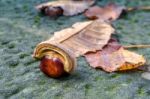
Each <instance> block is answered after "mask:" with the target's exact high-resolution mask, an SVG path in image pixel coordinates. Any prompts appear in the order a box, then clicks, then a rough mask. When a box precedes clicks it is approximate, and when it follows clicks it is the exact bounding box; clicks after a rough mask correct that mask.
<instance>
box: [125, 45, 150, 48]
mask: <svg viewBox="0 0 150 99" xmlns="http://www.w3.org/2000/svg"><path fill="white" fill-rule="evenodd" d="M123 47H124V48H150V45H127V46H123Z"/></svg>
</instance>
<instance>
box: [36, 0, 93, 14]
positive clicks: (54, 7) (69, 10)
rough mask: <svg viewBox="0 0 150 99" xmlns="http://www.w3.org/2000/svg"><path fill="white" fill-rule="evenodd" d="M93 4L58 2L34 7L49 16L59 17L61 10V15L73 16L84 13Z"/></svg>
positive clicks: (70, 0) (69, 0)
mask: <svg viewBox="0 0 150 99" xmlns="http://www.w3.org/2000/svg"><path fill="white" fill-rule="evenodd" d="M94 3H95V0H81V1H75V0H58V1H51V2H47V3H43V4H40V5H38V6H36V9H37V10H39V11H41V12H43V13H45V14H46V15H49V16H51V15H52V16H53V15H55V16H56V15H57V14H58V15H59V14H60V13H61V10H63V12H62V13H63V15H65V16H73V15H77V14H79V13H82V12H84V11H85V10H86V9H88V8H89V7H90V6H91V5H93V4H94ZM59 8H61V9H59ZM58 9H59V10H58Z"/></svg>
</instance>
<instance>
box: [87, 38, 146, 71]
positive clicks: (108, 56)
mask: <svg viewBox="0 0 150 99" xmlns="http://www.w3.org/2000/svg"><path fill="white" fill-rule="evenodd" d="M85 57H86V60H87V61H88V62H89V64H90V65H91V66H92V67H94V68H102V69H103V70H105V71H107V72H113V71H124V70H130V69H135V68H137V67H139V66H141V65H143V64H145V62H146V60H145V59H144V57H143V56H141V55H138V54H136V53H134V52H131V51H128V50H125V49H124V48H123V47H121V46H120V45H119V44H117V43H116V41H114V40H111V41H110V42H109V43H108V45H107V46H105V47H104V48H103V50H101V51H97V52H93V53H87V54H85Z"/></svg>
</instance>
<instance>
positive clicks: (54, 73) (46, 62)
mask: <svg viewBox="0 0 150 99" xmlns="http://www.w3.org/2000/svg"><path fill="white" fill-rule="evenodd" d="M40 69H41V71H42V72H43V73H44V74H46V75H47V76H49V77H52V78H58V77H61V76H63V75H64V74H66V72H65V71H64V64H63V62H62V61H61V60H60V59H59V58H55V57H49V56H44V57H43V58H42V60H41V63H40Z"/></svg>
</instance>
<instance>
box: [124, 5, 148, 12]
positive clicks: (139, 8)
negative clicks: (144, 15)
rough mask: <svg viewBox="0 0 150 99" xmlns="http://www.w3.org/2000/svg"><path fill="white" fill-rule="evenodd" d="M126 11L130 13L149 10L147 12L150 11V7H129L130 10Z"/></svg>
mask: <svg viewBox="0 0 150 99" xmlns="http://www.w3.org/2000/svg"><path fill="white" fill-rule="evenodd" d="M126 10H127V11H128V12H130V11H134V10H147V11H150V6H142V7H128V8H126Z"/></svg>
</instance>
